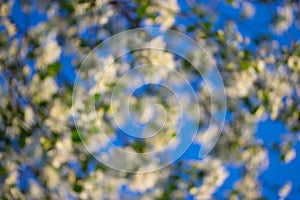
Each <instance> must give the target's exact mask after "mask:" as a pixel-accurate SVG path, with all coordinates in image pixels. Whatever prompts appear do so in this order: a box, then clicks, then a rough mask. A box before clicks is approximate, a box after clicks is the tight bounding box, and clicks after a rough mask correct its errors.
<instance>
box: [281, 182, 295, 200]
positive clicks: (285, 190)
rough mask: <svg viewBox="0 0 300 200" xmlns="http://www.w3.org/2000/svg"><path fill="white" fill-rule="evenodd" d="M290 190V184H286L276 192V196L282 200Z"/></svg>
mask: <svg viewBox="0 0 300 200" xmlns="http://www.w3.org/2000/svg"><path fill="white" fill-rule="evenodd" d="M291 189H292V183H291V182H290V181H288V182H286V183H285V184H284V185H283V186H282V187H281V188H280V189H279V191H278V195H279V197H280V200H284V199H285V198H286V197H287V196H288V195H289V193H290V192H291Z"/></svg>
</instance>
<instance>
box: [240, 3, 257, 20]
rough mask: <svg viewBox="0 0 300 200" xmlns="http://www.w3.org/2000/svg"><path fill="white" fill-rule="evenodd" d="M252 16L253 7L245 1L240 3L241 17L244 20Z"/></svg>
mask: <svg viewBox="0 0 300 200" xmlns="http://www.w3.org/2000/svg"><path fill="white" fill-rule="evenodd" d="M254 14H255V7H254V6H253V5H252V4H251V3H249V2H247V1H244V2H242V15H243V16H244V17H246V18H251V17H253V16H254Z"/></svg>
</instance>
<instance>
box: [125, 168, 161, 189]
mask: <svg viewBox="0 0 300 200" xmlns="http://www.w3.org/2000/svg"><path fill="white" fill-rule="evenodd" d="M157 180H158V177H157V172H156V173H142V174H135V175H134V178H133V180H132V182H131V183H130V184H129V187H130V189H132V190H137V191H141V192H144V191H146V190H147V189H150V188H152V187H154V186H155V183H156V182H157Z"/></svg>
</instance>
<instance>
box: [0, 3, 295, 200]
mask: <svg viewBox="0 0 300 200" xmlns="http://www.w3.org/2000/svg"><path fill="white" fill-rule="evenodd" d="M149 26H152V27H158V28H162V29H172V30H175V31H179V32H181V33H183V34H185V35H187V36H189V37H191V38H193V39H194V40H195V41H197V42H198V43H199V44H201V46H202V47H203V48H204V49H205V50H206V51H207V52H208V53H209V54H210V55H211V59H212V60H213V61H214V63H215V64H216V66H217V67H218V69H219V71H220V74H221V76H222V79H223V82H224V85H225V91H226V96H227V98H226V102H227V111H226V118H225V124H224V128H223V132H222V135H221V136H220V138H219V140H218V142H217V144H216V145H215V147H214V148H213V149H212V151H211V152H210V153H209V154H208V155H207V156H206V157H205V158H199V156H198V153H199V150H200V148H201V145H203V143H204V142H207V139H205V138H204V137H203V133H206V134H207V135H210V136H212V137H216V132H217V130H215V129H212V130H211V131H210V132H206V128H207V124H208V122H209V120H208V119H210V116H211V113H210V112H209V110H207V108H209V107H210V106H211V102H210V100H209V93H208V91H207V88H206V87H205V83H204V82H203V81H202V78H203V77H201V74H199V73H198V72H196V71H195V69H194V68H193V67H192V66H191V63H188V62H186V61H185V60H184V59H182V58H179V57H178V56H175V55H173V54H171V53H169V52H164V51H155V50H143V51H137V52H132V53H131V54H130V55H129V56H122V57H120V58H119V59H117V60H115V62H114V64H113V67H112V68H111V69H112V70H110V71H109V72H108V73H106V75H105V76H104V77H102V79H103V80H104V83H102V85H100V86H97V88H96V89H97V92H96V93H95V94H92V95H91V94H90V93H88V92H86V93H85V92H84V90H85V89H86V85H84V84H81V85H80V84H79V85H80V87H79V89H78V88H77V89H78V90H79V92H81V90H82V91H83V92H82V94H87V95H81V96H80V95H79V96H80V99H76V101H74V99H73V101H72V95H73V92H74V91H73V90H74V88H73V86H74V84H75V80H76V76H78V74H79V76H80V77H81V78H83V79H93V80H94V79H96V77H95V74H96V72H95V68H93V66H94V65H97V64H99V63H101V64H103V63H106V64H108V63H110V62H111V60H112V57H109V56H107V57H105V58H101V59H97V58H95V60H92V61H93V62H95V63H88V64H87V66H90V67H88V68H87V69H86V71H85V73H82V74H81V72H80V70H79V69H80V66H81V64H82V62H83V61H84V59H85V58H86V57H87V56H88V54H89V53H90V52H91V51H92V50H93V49H94V48H95V47H97V45H99V44H100V43H101V42H103V41H104V40H106V39H108V38H109V37H111V36H113V35H115V34H117V33H120V32H122V31H126V30H129V29H133V28H140V27H149ZM299 30H300V5H299V2H298V1H293V0H290V1H271V0H255V1H241V0H224V1H221V0H220V1H219V0H207V1H198V0H189V1H188V0H187V1H183V0H179V1H176V0H161V1H160V0H143V1H136V0H132V1H129V0H116V1H109V0H95V1H92V0H75V1H69V0H61V1H56V0H55V1H37V0H36V1H35V0H11V1H0V70H1V71H0V107H1V109H0V197H1V199H197V200H198V199H299V198H300V174H299V169H300V159H299V156H298V153H299V151H300V145H299V140H300V132H299V129H300V99H299V95H300V77H299V75H300V43H299V38H300V31H299ZM139 42H140V43H141V42H143V41H142V40H140V39H139V38H136V40H132V41H130V42H129V44H124V43H125V42H120V49H121V48H123V46H122V45H125V46H126V45H131V44H135V43H139ZM148 43H149V44H150V45H151V44H153V45H155V46H157V47H161V48H162V49H163V48H164V47H165V46H166V41H164V40H163V39H162V38H161V37H156V38H155V37H154V38H153V39H152V40H150V42H148ZM99 48H100V47H99ZM106 53H107V52H106ZM188 56H189V59H191V60H194V61H195V62H197V60H199V63H200V64H203V63H205V62H206V57H205V54H203V52H198V51H193V50H191V51H190V52H188ZM206 56H207V55H206ZM144 63H154V64H159V65H161V64H164V65H169V67H171V68H175V69H177V70H179V71H181V72H182V73H185V74H187V75H188V76H189V77H191V80H189V81H190V83H191V85H192V86H193V88H194V89H195V93H196V94H197V96H198V97H199V99H200V102H199V105H198V106H199V109H200V111H201V116H204V117H202V118H201V120H200V122H199V134H198V135H197V136H196V138H195V140H194V142H193V144H192V145H191V146H190V147H189V148H188V149H187V151H186V152H185V153H184V154H183V155H182V156H181V157H180V158H179V159H177V160H176V161H174V162H173V163H172V164H170V165H169V166H167V167H165V168H163V169H161V170H157V171H154V172H150V173H141V174H135V173H127V172H120V171H118V170H114V169H111V168H110V167H108V166H106V165H104V164H103V163H101V162H99V160H97V159H96V158H95V157H94V156H92V155H91V154H90V153H89V152H87V151H86V149H85V147H84V145H83V143H82V139H84V140H85V141H86V143H87V144H88V145H89V146H90V148H93V149H96V150H97V148H98V147H103V148H104V147H106V146H105V145H107V144H105V143H102V140H101V139H99V138H98V136H97V133H98V131H99V130H98V129H99V127H98V126H97V125H96V121H97V120H98V123H100V124H101V126H102V128H103V129H104V131H105V133H106V134H107V135H108V137H109V138H110V139H111V140H112V141H113V143H114V145H116V146H118V147H119V148H124V149H126V150H128V151H132V152H137V153H145V152H150V151H155V150H157V149H160V148H161V147H163V146H165V145H167V144H168V142H169V141H170V140H172V139H174V138H176V137H177V135H176V134H177V133H176V130H175V129H174V126H175V125H176V123H177V119H178V110H176V107H175V106H173V104H170V105H168V104H169V103H170V101H171V100H170V99H171V98H170V99H169V96H168V95H167V94H168V92H166V91H164V90H163V89H162V88H160V87H158V88H155V87H154V88H152V87H150V86H145V87H142V88H140V90H139V91H136V93H135V94H133V96H134V97H133V102H134V104H133V107H132V108H133V110H134V111H135V112H136V113H140V115H139V114H137V116H138V117H137V118H138V120H137V121H139V122H141V123H144V124H147V123H149V119H148V117H149V116H150V115H151V116H152V114H153V113H152V114H151V113H150V114H149V113H145V112H146V111H145V110H147V109H146V108H148V107H147V106H148V105H149V104H150V105H151V104H153V103H161V104H162V105H163V108H164V109H165V111H166V112H167V113H169V115H168V117H167V118H166V127H164V128H163V129H162V132H163V133H162V135H160V136H155V137H156V138H155V137H154V138H153V139H151V140H144V139H137V138H135V137H132V136H128V135H126V133H124V132H122V130H120V129H118V127H116V126H115V124H114V123H113V119H112V117H113V115H112V110H113V109H115V108H112V107H111V105H110V101H109V97H110V94H111V93H112V91H113V88H114V86H115V85H116V84H117V81H118V80H119V78H120V77H121V75H122V73H124V71H126V70H129V69H131V67H132V66H134V65H135V64H144ZM156 67H157V66H156ZM151 69H152V68H151ZM151 69H149V70H150V71H151ZM141 73H144V72H141ZM147 73H148V72H147ZM149 73H154V74H155V73H157V75H158V77H159V78H162V79H163V78H166V79H168V77H169V74H168V73H169V71H168V70H167V68H164V67H158V68H155V67H153V69H152V71H151V72H149ZM170 80H172V79H170ZM130 81H131V80H128V81H127V84H129V85H130V84H131V82H130ZM166 96H167V97H166ZM169 100H170V101H169ZM119 101H121V100H119ZM91 102H92V106H93V107H94V108H95V112H96V113H97V116H96V117H95V116H94V115H93V114H91V113H86V112H84V114H82V111H86V110H88V109H90V106H91ZM119 104H120V106H122V101H121V102H119ZM74 109H75V115H74ZM202 114H203V115H202ZM191 115H193V114H191ZM153 116H154V118H155V119H158V121H159V120H160V115H158V116H156V115H153ZM96 119H97V120H96ZM122 119H123V120H126V119H124V118H122V117H120V120H122ZM154 121H155V120H154ZM75 123H78V124H79V126H80V128H81V129H80V130H81V131H82V132H84V133H85V134H84V135H81V134H83V133H81V132H80V131H78V129H76V126H75ZM174 124H175V125H174ZM77 128H78V127H77ZM82 136H84V138H82ZM208 140H209V139H208ZM96 150H95V151H96ZM105 153H106V152H101V155H100V156H102V154H103V156H105ZM115 156H116V157H117V156H118V155H115ZM117 158H118V157H117ZM118 159H121V160H122V159H126V158H122V157H121V158H118ZM155 165H156V164H155V163H153V166H154V167H155ZM153 166H152V167H153ZM132 167H133V169H134V170H136V171H139V170H143V169H139V168H134V167H136V166H135V165H134V164H133V166H132ZM143 167H145V168H147V166H143Z"/></svg>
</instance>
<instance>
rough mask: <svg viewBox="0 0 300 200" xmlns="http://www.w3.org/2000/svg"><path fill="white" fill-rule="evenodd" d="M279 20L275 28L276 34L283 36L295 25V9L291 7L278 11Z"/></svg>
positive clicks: (281, 8)
mask: <svg viewBox="0 0 300 200" xmlns="http://www.w3.org/2000/svg"><path fill="white" fill-rule="evenodd" d="M277 12H278V16H277V17H278V19H277V21H276V22H275V25H274V27H273V29H274V31H275V33H277V34H278V35H281V34H282V33H283V32H285V31H286V30H288V29H289V28H290V26H291V25H292V23H293V9H292V8H291V7H289V6H286V7H279V8H278V9H277Z"/></svg>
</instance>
